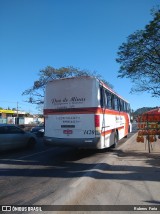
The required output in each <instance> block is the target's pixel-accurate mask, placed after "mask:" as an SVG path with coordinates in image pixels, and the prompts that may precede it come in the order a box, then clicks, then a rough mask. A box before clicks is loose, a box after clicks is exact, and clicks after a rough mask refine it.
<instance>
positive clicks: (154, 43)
mask: <svg viewBox="0 0 160 214" xmlns="http://www.w3.org/2000/svg"><path fill="white" fill-rule="evenodd" d="M152 16H153V20H152V21H150V23H149V24H148V25H146V26H145V28H144V30H138V31H136V32H135V33H133V34H131V35H130V36H129V37H128V39H127V42H126V43H122V45H121V46H120V47H119V51H118V58H117V59H116V61H117V62H118V63H120V64H121V66H120V70H119V72H118V73H119V75H118V77H120V78H123V77H126V78H130V79H131V80H132V82H133V83H134V84H133V87H132V88H131V92H132V93H133V92H148V93H150V94H151V95H152V96H153V97H160V10H152Z"/></svg>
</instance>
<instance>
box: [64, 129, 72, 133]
mask: <svg viewBox="0 0 160 214" xmlns="http://www.w3.org/2000/svg"><path fill="white" fill-rule="evenodd" d="M72 133H73V131H72V130H69V129H67V130H63V134H72Z"/></svg>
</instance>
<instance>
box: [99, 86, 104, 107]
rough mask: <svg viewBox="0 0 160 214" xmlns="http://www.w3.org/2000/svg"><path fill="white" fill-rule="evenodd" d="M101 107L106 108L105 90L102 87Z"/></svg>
mask: <svg viewBox="0 0 160 214" xmlns="http://www.w3.org/2000/svg"><path fill="white" fill-rule="evenodd" d="M100 105H101V108H104V106H105V97H104V89H103V87H101V86H100Z"/></svg>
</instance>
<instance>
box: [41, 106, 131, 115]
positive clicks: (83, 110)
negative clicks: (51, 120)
mask: <svg viewBox="0 0 160 214" xmlns="http://www.w3.org/2000/svg"><path fill="white" fill-rule="evenodd" d="M43 112H44V115H54V114H91V113H92V114H109V115H121V116H122V115H126V114H127V113H126V112H121V111H116V110H110V109H102V108H100V107H91V108H70V109H44V111H43Z"/></svg>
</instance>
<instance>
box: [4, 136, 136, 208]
mask: <svg viewBox="0 0 160 214" xmlns="http://www.w3.org/2000/svg"><path fill="white" fill-rule="evenodd" d="M130 135H132V134H130ZM125 141H126V139H124V140H122V141H121V143H120V145H121V144H122V143H124V142H125ZM112 152H113V150H111V149H106V150H103V151H95V150H76V149H73V148H48V147H46V146H45V145H43V142H42V140H39V142H38V144H37V145H36V147H35V148H34V149H32V150H29V149H21V150H15V151H10V152H5V153H1V154H0V190H1V194H0V204H16V205H22V204H23V205H25V204H27V205H33V204H53V203H55V202H56V201H57V200H59V198H61V196H62V195H63V194H64V190H66V191H67V188H66V187H75V186H76V185H77V180H78V182H80V180H79V179H80V178H83V175H84V174H85V175H86V174H87V172H88V173H89V172H90V170H91V169H93V168H94V167H96V166H97V164H99V162H100V161H101V159H103V158H104V157H107V156H108V155H109V154H110V153H112Z"/></svg>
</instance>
